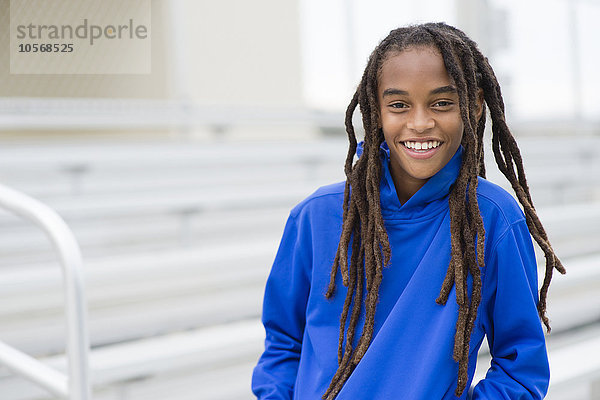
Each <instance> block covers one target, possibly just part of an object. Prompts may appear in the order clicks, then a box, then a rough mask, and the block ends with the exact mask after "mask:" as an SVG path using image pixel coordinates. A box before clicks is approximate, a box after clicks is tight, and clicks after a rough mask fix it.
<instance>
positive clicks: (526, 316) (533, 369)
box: [472, 220, 550, 400]
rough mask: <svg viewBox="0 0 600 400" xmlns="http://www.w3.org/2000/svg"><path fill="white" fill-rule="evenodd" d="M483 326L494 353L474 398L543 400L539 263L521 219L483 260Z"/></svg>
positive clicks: (544, 355) (544, 360)
mask: <svg viewBox="0 0 600 400" xmlns="http://www.w3.org/2000/svg"><path fill="white" fill-rule="evenodd" d="M486 264H487V266H486V269H487V271H486V275H485V278H484V293H483V299H482V300H483V302H482V307H484V310H483V313H482V324H483V327H484V329H485V332H486V335H487V340H488V343H489V347H490V353H491V355H492V361H491V366H490V368H489V369H488V371H487V374H486V376H485V379H483V380H481V381H480V382H479V383H478V384H477V385H476V386H475V388H474V389H473V394H472V399H473V400H480V399H494V400H499V399H506V400H525V399H542V398H544V396H545V395H546V392H547V390H548V382H549V379H550V369H549V365H548V356H547V353H546V343H545V338H544V333H543V330H542V327H541V323H540V320H539V317H538V312H537V302H538V294H537V293H538V291H537V265H536V261H535V253H534V251H533V245H532V242H531V236H530V234H529V230H528V229H527V225H526V224H525V221H524V220H521V221H518V222H515V223H513V224H512V225H511V226H510V227H509V228H508V229H507V231H506V232H505V233H504V234H503V235H502V236H501V237H500V238H499V239H498V240H497V242H496V246H495V247H493V248H492V251H491V253H490V259H489V260H487V262H486Z"/></svg>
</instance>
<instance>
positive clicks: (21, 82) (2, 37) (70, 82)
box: [0, 0, 169, 99]
mask: <svg viewBox="0 0 600 400" xmlns="http://www.w3.org/2000/svg"><path fill="white" fill-rule="evenodd" d="M9 4H10V1H9V0H0V97H93V98H97V97H109V98H146V99H148V98H164V97H166V96H167V95H168V92H169V91H168V81H167V72H166V71H167V67H166V63H167V59H166V57H165V38H166V36H165V23H164V14H165V11H164V10H165V8H166V5H167V2H166V1H164V0H153V1H152V33H153V35H152V73H151V74H145V75H14V74H13V75H11V74H10V73H9V71H10V59H9V51H8V46H9V35H8V32H9V28H10V26H9V23H10V19H9V16H10V13H9V10H10V9H9Z"/></svg>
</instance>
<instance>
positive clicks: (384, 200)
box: [356, 141, 463, 220]
mask: <svg viewBox="0 0 600 400" xmlns="http://www.w3.org/2000/svg"><path fill="white" fill-rule="evenodd" d="M363 146H364V141H361V142H360V143H359V144H358V147H357V150H356V154H357V156H358V157H360V156H361V155H362V153H363ZM462 156H463V148H462V146H460V147H459V148H458V150H457V151H456V153H455V154H454V156H453V157H452V158H451V159H450V161H448V163H447V164H446V165H445V166H444V167H443V168H442V169H441V170H439V171H438V172H437V173H436V174H435V175H434V176H432V177H431V178H429V180H428V181H427V182H426V183H425V185H423V187H421V188H420V189H419V190H418V191H417V192H416V193H415V194H414V195H413V196H412V197H411V198H410V199H408V201H407V202H406V203H404V204H400V200H398V194H397V193H396V187H395V186H394V180H393V179H392V174H391V172H390V149H389V147H388V145H387V143H386V142H385V141H384V142H383V143H382V144H381V146H380V149H379V158H380V160H381V162H382V170H381V172H382V177H381V184H380V199H381V212H382V215H383V217H384V218H385V219H393V220H396V219H401V220H404V219H411V220H414V219H420V218H430V217H432V216H433V215H435V214H437V213H438V212H441V211H443V210H444V209H446V208H447V207H448V193H449V192H450V187H451V186H452V185H453V184H454V182H455V181H456V178H457V177H458V173H459V171H460V166H461V164H462Z"/></svg>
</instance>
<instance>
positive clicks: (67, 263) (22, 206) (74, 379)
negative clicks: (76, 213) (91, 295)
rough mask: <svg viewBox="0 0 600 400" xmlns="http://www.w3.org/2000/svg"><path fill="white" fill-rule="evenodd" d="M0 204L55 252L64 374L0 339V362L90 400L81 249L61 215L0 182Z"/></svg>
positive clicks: (59, 392)
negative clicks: (64, 320) (62, 307)
mask: <svg viewBox="0 0 600 400" xmlns="http://www.w3.org/2000/svg"><path fill="white" fill-rule="evenodd" d="M0 207H2V208H4V209H6V210H8V211H10V212H12V213H14V214H17V215H19V216H20V217H22V218H24V219H27V220H29V221H32V222H33V223H35V224H36V225H37V226H39V227H40V228H41V229H42V230H43V231H44V232H45V233H46V234H47V235H48V237H49V238H50V240H51V242H52V244H53V246H54V249H55V250H56V252H57V253H58V255H59V259H60V263H61V266H62V271H63V287H64V290H65V304H66V317H67V338H66V339H67V340H66V341H67V343H66V352H67V357H68V375H65V374H64V373H63V372H61V371H57V370H55V369H52V368H50V367H48V366H47V365H45V364H43V363H41V362H40V361H38V360H36V359H35V358H33V357H31V356H29V355H27V354H25V353H23V352H22V351H20V350H17V349H15V348H13V347H11V346H9V345H7V344H5V343H3V342H1V341H0V364H3V365H5V366H6V367H7V368H8V369H9V370H11V371H12V372H14V373H15V374H18V375H21V376H23V377H25V378H27V379H29V380H30V381H32V382H34V383H36V384H38V385H39V386H41V387H43V388H45V389H46V390H48V391H49V392H51V393H52V394H54V395H56V396H59V397H62V398H67V399H69V400H90V399H91V389H90V382H89V361H88V358H89V337H88V331H87V308H86V301H85V288H84V280H83V269H82V259H81V251H80V249H79V245H78V244H77V241H76V240H75V237H74V236H73V233H72V232H71V230H70V229H69V227H68V226H67V224H66V223H65V222H64V221H63V219H62V218H61V217H60V216H59V215H58V214H57V213H56V212H54V211H53V210H52V209H50V208H49V207H48V206H46V205H44V204H42V203H40V202H39V201H37V200H35V199H33V198H31V197H29V196H27V195H25V194H23V193H20V192H18V191H16V190H14V189H11V188H8V187H6V186H3V185H0Z"/></svg>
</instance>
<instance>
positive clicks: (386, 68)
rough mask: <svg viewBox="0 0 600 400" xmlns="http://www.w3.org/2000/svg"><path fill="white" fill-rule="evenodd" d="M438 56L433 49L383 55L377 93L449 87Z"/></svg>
mask: <svg viewBox="0 0 600 400" xmlns="http://www.w3.org/2000/svg"><path fill="white" fill-rule="evenodd" d="M452 83H453V81H452V79H451V78H450V76H449V75H448V72H447V71H446V66H445V65H444V60H443V58H442V54H441V53H440V51H439V50H438V49H437V48H435V47H409V48H407V49H404V50H402V51H399V52H393V53H390V54H388V55H387V56H386V58H385V61H384V62H383V64H382V66H381V70H380V72H379V77H378V86H379V91H380V92H383V90H385V89H388V88H396V89H407V88H410V87H412V88H417V87H423V88H427V89H428V88H436V87H441V86H446V85H450V84H452Z"/></svg>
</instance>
